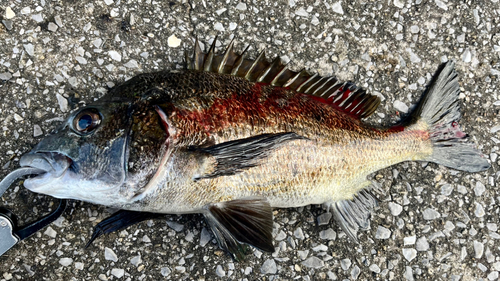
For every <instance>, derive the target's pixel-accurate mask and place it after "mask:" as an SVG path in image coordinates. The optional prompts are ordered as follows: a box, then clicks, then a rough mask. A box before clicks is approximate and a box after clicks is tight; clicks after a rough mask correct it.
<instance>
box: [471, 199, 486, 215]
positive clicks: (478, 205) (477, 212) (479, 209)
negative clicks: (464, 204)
mask: <svg viewBox="0 0 500 281" xmlns="http://www.w3.org/2000/svg"><path fill="white" fill-rule="evenodd" d="M474 214H475V215H476V217H478V218H482V217H484V215H485V214H486V213H485V212H484V208H483V205H481V203H478V202H476V210H475V211H474Z"/></svg>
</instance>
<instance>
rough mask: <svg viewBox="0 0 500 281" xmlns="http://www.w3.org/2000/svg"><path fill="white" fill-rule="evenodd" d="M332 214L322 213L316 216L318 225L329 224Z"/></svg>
mask: <svg viewBox="0 0 500 281" xmlns="http://www.w3.org/2000/svg"><path fill="white" fill-rule="evenodd" d="M331 218H332V213H323V214H321V215H319V216H318V225H327V224H329V223H330V219H331Z"/></svg>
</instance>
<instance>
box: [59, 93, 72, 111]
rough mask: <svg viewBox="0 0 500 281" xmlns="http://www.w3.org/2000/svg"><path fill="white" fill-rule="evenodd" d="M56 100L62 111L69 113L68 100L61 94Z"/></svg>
mask: <svg viewBox="0 0 500 281" xmlns="http://www.w3.org/2000/svg"><path fill="white" fill-rule="evenodd" d="M56 99H57V103H58V104H59V109H61V111H62V112H68V110H69V107H68V100H67V99H66V98H65V97H63V96H62V95H61V94H56Z"/></svg>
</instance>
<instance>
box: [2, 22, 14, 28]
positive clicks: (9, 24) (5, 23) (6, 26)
mask: <svg viewBox="0 0 500 281" xmlns="http://www.w3.org/2000/svg"><path fill="white" fill-rule="evenodd" d="M2 23H3V25H5V28H7V30H12V28H13V27H14V25H13V24H14V23H13V22H12V21H11V20H2Z"/></svg>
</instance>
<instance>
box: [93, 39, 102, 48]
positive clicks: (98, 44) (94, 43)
mask: <svg viewBox="0 0 500 281" xmlns="http://www.w3.org/2000/svg"><path fill="white" fill-rule="evenodd" d="M92 45H94V46H95V47H96V48H100V47H101V45H102V39H101V38H97V39H96V40H94V42H92Z"/></svg>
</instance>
